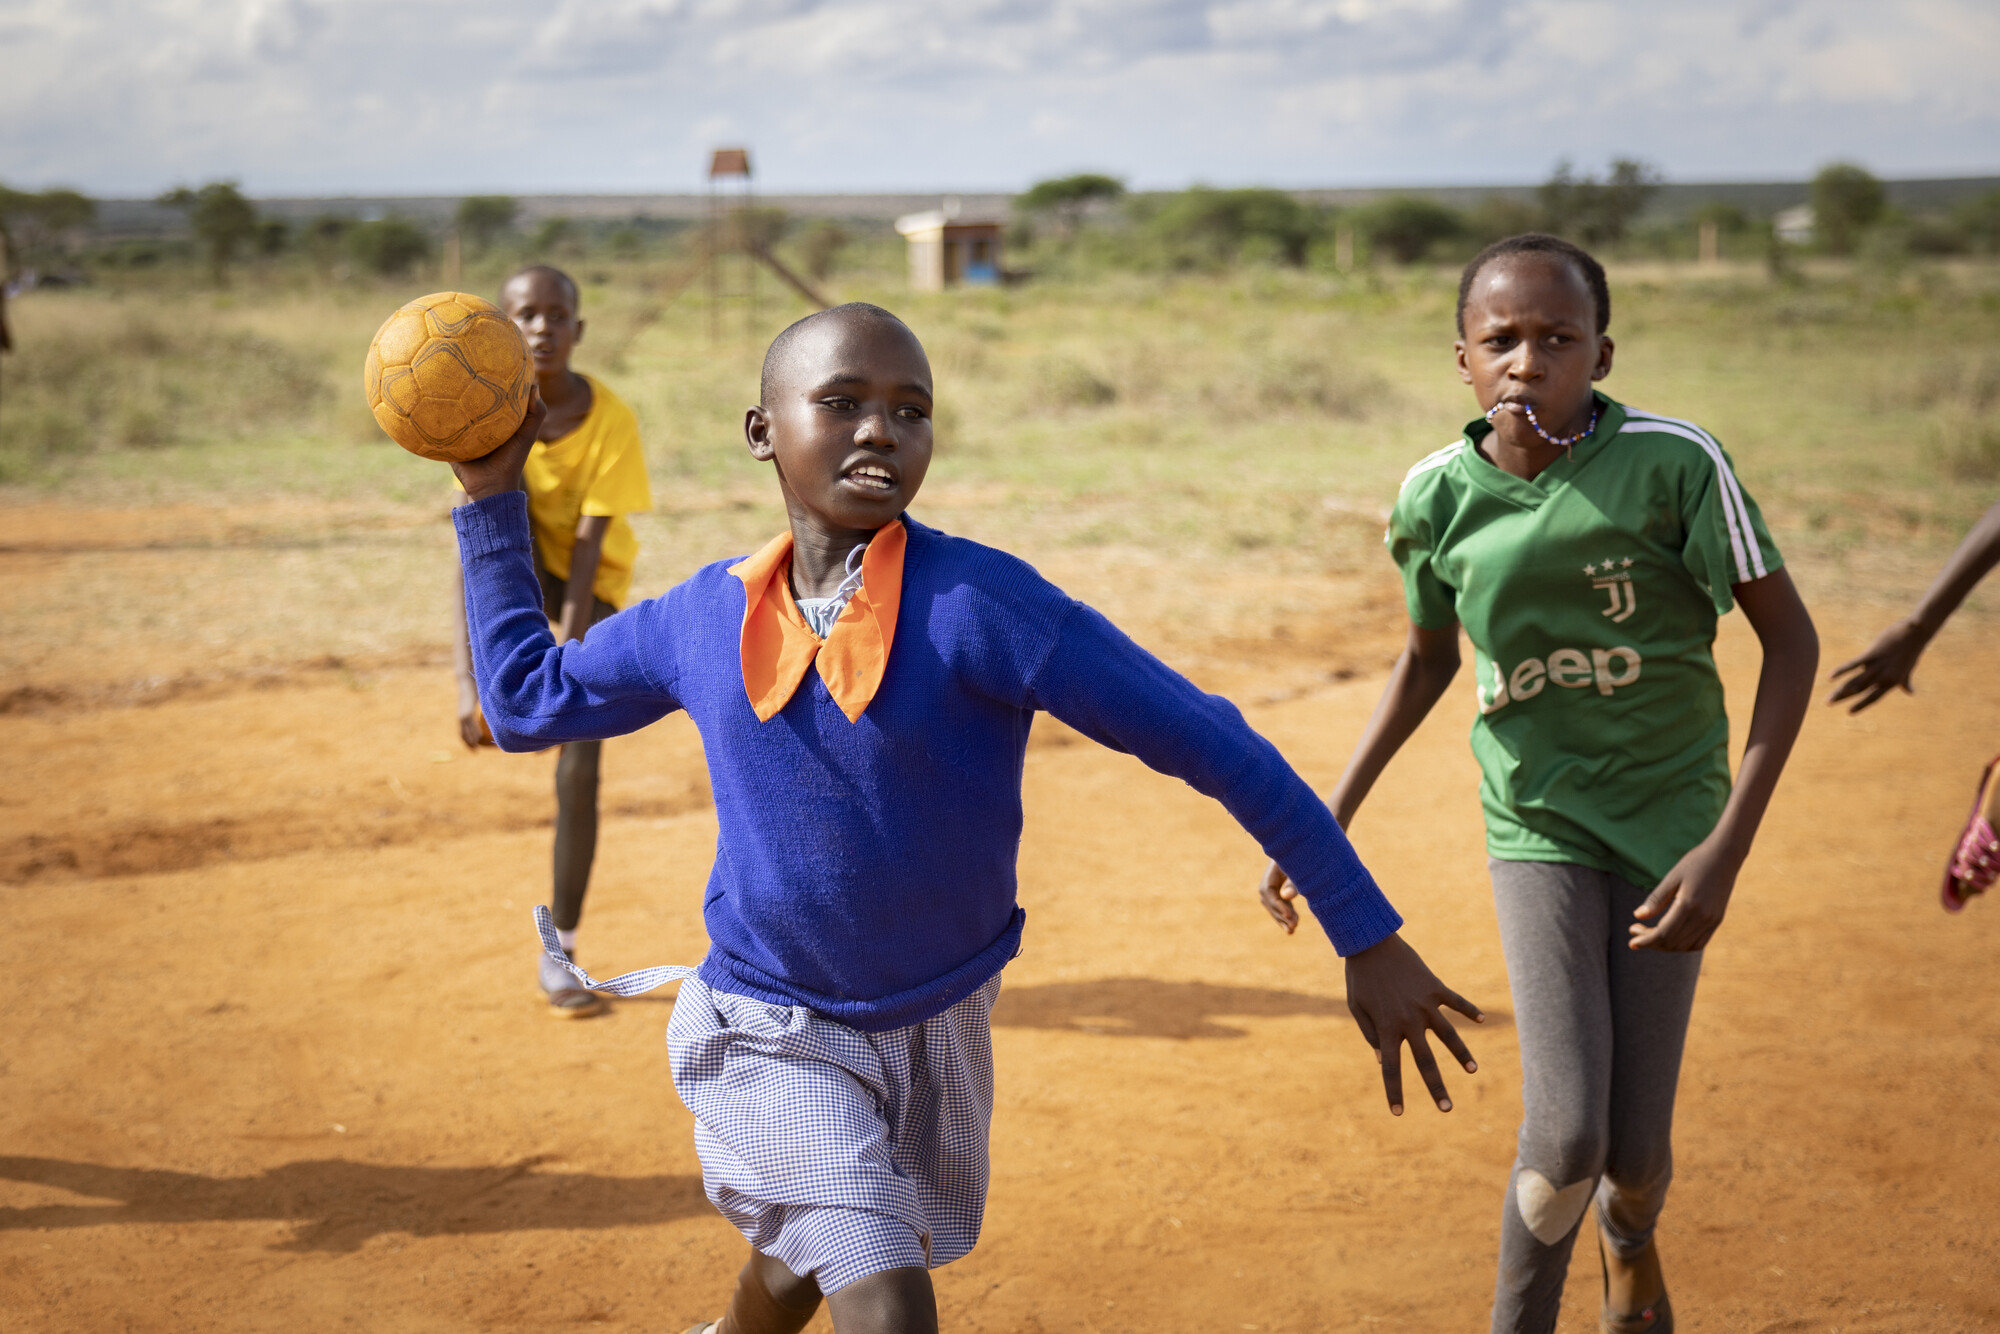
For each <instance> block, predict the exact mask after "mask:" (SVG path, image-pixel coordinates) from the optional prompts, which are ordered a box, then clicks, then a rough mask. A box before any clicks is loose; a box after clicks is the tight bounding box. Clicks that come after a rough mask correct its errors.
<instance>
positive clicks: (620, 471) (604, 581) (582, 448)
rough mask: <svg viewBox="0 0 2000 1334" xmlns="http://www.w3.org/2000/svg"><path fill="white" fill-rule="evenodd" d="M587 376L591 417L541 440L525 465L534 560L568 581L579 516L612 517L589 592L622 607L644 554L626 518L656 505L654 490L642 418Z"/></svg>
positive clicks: (524, 480)
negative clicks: (560, 434) (648, 475)
mask: <svg viewBox="0 0 2000 1334" xmlns="http://www.w3.org/2000/svg"><path fill="white" fill-rule="evenodd" d="M583 378H584V379H586V380H588V381H590V415H589V416H587V417H585V418H584V419H583V420H582V421H581V422H579V423H578V424H577V427H576V429H575V430H573V431H571V432H570V433H569V434H568V435H566V436H563V437H562V438H561V439H559V440H537V441H536V442H535V447H534V448H533V449H531V450H529V451H528V462H527V464H526V466H525V467H523V468H522V469H521V480H522V482H523V483H525V484H526V486H527V488H528V522H529V524H530V525H531V526H532V527H533V529H534V532H535V556H536V558H537V559H538V560H540V561H541V563H542V565H543V567H544V568H546V569H547V570H548V572H549V573H550V574H553V575H556V576H557V577H559V578H563V579H567V578H569V558H570V553H571V551H573V550H574V549H575V547H576V525H577V520H579V519H581V518H584V517H585V516H588V515H609V516H610V518H611V527H610V529H609V530H607V531H606V532H605V534H604V555H603V557H602V558H601V559H600V560H599V561H598V564H597V579H596V581H595V586H594V587H593V588H592V590H591V591H592V592H594V593H595V594H596V595H597V596H598V597H600V598H603V599H604V600H605V601H606V602H609V603H610V604H611V605H612V606H614V607H622V606H624V605H625V595H626V594H627V593H628V592H630V591H631V588H632V564H633V562H634V561H635V560H637V559H638V555H639V538H638V536H637V534H635V533H634V532H633V531H632V525H631V524H630V523H628V522H626V519H625V516H626V515H628V514H633V513H637V512H638V511H640V510H649V509H651V508H652V507H653V489H652V487H651V485H650V484H648V482H647V480H646V454H645V451H644V450H643V449H642V448H641V447H640V445H639V419H638V418H636V417H634V416H633V415H632V409H630V408H628V407H626V406H625V401H624V400H623V399H621V398H619V397H618V395H616V394H614V393H612V392H611V391H610V390H609V389H606V388H605V387H604V385H603V383H602V382H601V381H599V380H598V379H597V378H596V377H594V376H589V375H586V376H584V377H583Z"/></svg>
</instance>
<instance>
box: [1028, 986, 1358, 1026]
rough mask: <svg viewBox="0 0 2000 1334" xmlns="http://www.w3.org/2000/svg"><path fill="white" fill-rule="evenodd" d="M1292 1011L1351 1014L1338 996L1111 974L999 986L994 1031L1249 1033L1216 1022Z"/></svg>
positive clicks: (1319, 1014)
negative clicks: (1222, 1018)
mask: <svg viewBox="0 0 2000 1334" xmlns="http://www.w3.org/2000/svg"><path fill="white" fill-rule="evenodd" d="M1224 1015H1226V1016H1228V1017H1230V1018H1233V1019H1272V1018H1279V1017H1283V1016H1289V1015H1312V1016H1338V1017H1340V1018H1342V1019H1345V1018H1346V1017H1347V1002H1346V1001H1344V1000H1342V999H1341V998H1340V997H1338V996H1309V995H1307V994H1306V993H1304V992H1302V991H1277V990H1273V989H1271V988H1268V987H1225V986H1218V985H1216V984H1215V983H1212V982H1163V981H1160V980H1158V979H1156V978H1150V977H1106V978H1099V979H1097V980H1096V981H1093V982H1045V983H1042V984H1040V985H1037V986H1022V987H1008V986H1003V987H1002V988H1001V989H1000V1000H999V1002H998V1003H997V1004H996V1005H995V1006H994V1007H993V1024H994V1027H996V1028H1055V1029H1067V1030H1069V1031H1071V1032H1075V1033H1104V1034H1109V1035H1112V1036H1115V1037H1121V1038H1240V1037H1242V1036H1243V1035H1244V1030H1242V1029H1240V1028H1233V1027H1231V1026H1230V1025H1228V1024H1219V1023H1216V1022H1215V1019H1216V1017H1218V1016H1224Z"/></svg>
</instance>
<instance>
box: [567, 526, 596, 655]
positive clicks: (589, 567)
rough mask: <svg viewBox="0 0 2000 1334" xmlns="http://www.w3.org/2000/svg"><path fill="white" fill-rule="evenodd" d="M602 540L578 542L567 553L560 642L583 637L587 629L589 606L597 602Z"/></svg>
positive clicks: (591, 606)
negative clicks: (567, 568) (567, 575)
mask: <svg viewBox="0 0 2000 1334" xmlns="http://www.w3.org/2000/svg"><path fill="white" fill-rule="evenodd" d="M603 554H604V549H603V546H602V544H601V543H598V542H591V541H579V542H578V543H577V544H576V546H575V548H574V549H573V550H572V551H571V552H570V556H569V582H568V583H567V584H565V585H564V587H563V607H562V624H561V626H560V627H559V631H558V635H557V638H558V640H559V641H560V642H565V643H566V642H568V641H569V640H572V639H581V638H583V635H584V632H585V631H586V630H588V629H590V613H591V609H592V608H593V607H594V606H595V605H596V587H597V567H598V564H599V562H600V561H601V560H602V559H603Z"/></svg>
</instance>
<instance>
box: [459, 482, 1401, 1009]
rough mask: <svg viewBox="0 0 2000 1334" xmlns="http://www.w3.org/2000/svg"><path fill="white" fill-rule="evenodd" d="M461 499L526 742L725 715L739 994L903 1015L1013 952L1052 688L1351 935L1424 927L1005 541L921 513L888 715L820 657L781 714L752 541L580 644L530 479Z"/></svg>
mask: <svg viewBox="0 0 2000 1334" xmlns="http://www.w3.org/2000/svg"><path fill="white" fill-rule="evenodd" d="M453 515H454V516H455V520H456V522H457V525H458V539H459V550H460V555H461V558H462V559H463V561H464V564H465V598H466V616H467V620H468V623H469V625H470V627H471V632H472V660H473V667H474V670H475V672H476V674H477V676H478V679H479V700H480V703H481V705H482V706H483V707H484V709H485V712H486V720H487V722H488V723H489V724H490V725H491V726H492V728H493V735H494V738H495V739H496V740H497V741H499V743H500V745H501V747H502V748H503V749H506V750H532V749H538V748H541V747H545V746H549V745H553V744H555V743H558V742H564V741H583V740H591V739H595V738H602V737H610V736H617V735H619V734H621V733H625V732H632V731H636V730H637V729H639V728H641V727H644V726H646V725H647V724H649V723H652V722H654V721H656V720H657V719H659V718H661V717H664V716H665V715H666V714H668V713H671V712H672V711H674V710H675V709H686V710H687V712H688V716H689V717H691V718H692V719H693V720H694V722H695V726H696V727H697V728H699V729H700V731H701V738H702V747H703V750H704V751H705V752H706V754H707V757H708V769H709V779H710V783H711V785H712V787H713V790H714V794H715V811H716V816H717V819H718V820H719V821H720V824H721V832H720V836H719V837H718V838H717V840H716V848H715V869H714V870H713V871H712V872H710V874H709V879H708V890H707V894H706V896H705V898H704V901H703V914H704V917H705V918H706V922H707V926H708V936H709V951H708V957H707V958H706V959H705V960H704V961H703V963H702V966H701V977H702V980H703V981H705V982H707V983H708V984H709V985H710V986H713V987H715V988H717V989H718V990H723V991H730V992H737V993H741V994H744V995H749V996H754V997H757V998H759V999H761V1000H766V1001H771V1002H774V1003H777V1004H783V1005H804V1006H807V1007H809V1008H811V1009H813V1010H816V1011H818V1012H819V1013H821V1014H824V1015H827V1016H829V1017H830V1018H833V1019H836V1020H838V1021H840V1022H841V1023H844V1024H848V1025H850V1026H852V1027H854V1028H859V1029H863V1030H867V1031H870V1032H880V1031H883V1030H887V1029H891V1028H898V1027H901V1026H903V1025H905V1024H913V1023H917V1022H919V1021H920V1020H923V1019H926V1018H929V1017H930V1016H932V1015H935V1014H939V1013H941V1012H943V1011H944V1010H946V1009H949V1008H950V1007H951V1006H952V1005H954V1004H956V1003H957V1002H958V1001H959V1000H961V999H963V998H964V997H965V996H967V995H969V994H971V993H972V992H973V991H976V990H977V989H978V988H979V987H981V986H982V985H984V984H985V983H986V982H987V980H988V979H990V978H991V977H992V976H993V975H994V974H995V973H997V972H998V971H1000V969H1001V968H1002V967H1004V966H1005V965H1006V963H1007V961H1008V960H1009V959H1011V958H1013V956H1014V955H1015V954H1016V953H1017V952H1018V950H1019V948H1020V939H1021V926H1022V922H1023V920H1024V917H1025V914H1024V913H1023V912H1022V910H1021V908H1020V906H1019V905H1018V904H1017V903H1016V902H1015V878H1014V864H1015V858H1016V854H1017V852H1018V851H1019V847H1020V841H1021V765H1022V759H1023V756H1024V755H1025V753H1026V750H1027V745H1028V728H1029V725H1030V724H1031V723H1032V722H1033V720H1034V714H1035V711H1036V710H1037V709H1046V710H1048V711H1049V712H1050V713H1052V714H1054V715H1055V716H1056V717H1058V718H1060V719H1062V720H1063V721H1064V722H1066V723H1068V724H1069V725H1070V726H1072V727H1074V728H1076V729H1077V731H1079V732H1081V733H1083V734H1084V735H1085V736H1088V737H1090V738H1092V739H1093V740H1095V741H1098V742H1101V743H1102V744H1104V745H1106V746H1109V747H1111V748H1112V749H1114V750H1120V751H1125V752H1128V753H1130V754H1132V755H1135V756H1137V757H1138V758H1139V759H1140V760H1142V761H1144V762H1145V763H1146V764H1148V765H1150V766H1151V767H1152V768H1154V769H1157V770H1159V771H1160V772H1161V773H1166V774H1172V775H1174V776H1175V777H1177V778H1181V779H1184V780H1185V781H1186V782H1187V783H1188V784H1189V785H1190V786H1192V787H1194V788H1195V789H1197V790H1198V791H1200V792H1203V793H1206V794H1207V795H1209V796H1211V797H1214V798H1216V799H1217V800H1219V801H1220V802H1221V803H1222V804H1223V805H1224V806H1225V807H1227V808H1228V809H1229V812H1230V814H1232V815H1234V816H1235V817H1236V819H1237V821H1238V822H1239V823H1241V824H1242V825H1243V827H1244V828H1245V829H1247V830H1248V831H1249V832H1250V833H1251V834H1252V835H1253V836H1254V837H1255V838H1256V839H1257V841H1258V842H1259V843H1261V844H1262V845H1263V847H1264V849H1265V851H1266V852H1268V853H1269V854H1270V855H1271V856H1272V857H1274V858H1275V859H1276V860H1277V861H1278V863H1279V864H1280V865H1282V866H1283V867H1284V868H1285V869H1286V870H1287V871H1288V872H1289V873H1290V875H1291V877H1292V879H1293V881H1294V882H1295V883H1296V884H1297V885H1298V887H1299V889H1300V891H1301V893H1302V894H1303V895H1304V896H1305V899H1306V901H1307V902H1308V903H1309V904H1311V906H1312V909H1313V912H1314V914H1315V915H1316V916H1317V917H1318V918H1319V920H1320V922H1321V923H1322V925H1324V927H1325V928H1326V932H1327V935H1328V936H1329V937H1331V938H1332V940H1333V944H1334V948H1335V949H1337V950H1338V951H1339V952H1341V953H1342V954H1351V953H1353V952H1355V951H1357V950H1361V949H1365V948H1367V947H1368V946H1370V945H1373V944H1374V943H1376V942H1377V941H1379V940H1381V939H1382V938H1383V937H1385V936H1387V935H1389V934H1390V933H1391V932H1392V931H1394V930H1396V928H1397V927H1398V926H1400V925H1401V924H1402V919H1401V918H1400V917H1398V916H1397V915H1396V910H1395V909H1394V908H1392V907H1390V906H1389V902H1388V900H1387V899H1385V898H1383V896H1382V893H1381V891H1380V890H1378V889H1377V888H1376V886H1375V882H1374V880H1373V879H1372V878H1371V877H1370V876H1369V874H1368V871H1367V869H1366V868H1364V867H1363V866H1362V865H1361V862H1360V860H1359V859H1358V858H1357V857H1356V856H1355V855H1354V849H1353V848H1352V847H1351V846H1350V845H1349V844H1348V842H1347V839H1346V837H1345V836H1344V835H1343V834H1342V833H1341V831H1340V826H1339V825H1338V824H1336V823H1335V822H1334V819H1333V816H1332V813H1331V812H1329V811H1328V810H1327V807H1326V804H1325V803H1324V802H1322V801H1321V800H1320V799H1319V798H1318V797H1316V796H1315V795H1314V794H1313V792H1312V789H1311V788H1309V787H1307V786H1306V784H1305V782H1304V781H1303V780H1302V779H1300V778H1299V776H1298V775H1297V774H1295V773H1294V772H1293V771H1292V769H1291V767H1290V766H1289V765H1287V764H1286V763H1285V761H1284V759H1283V757H1281V756H1280V755H1279V754H1278V752H1277V749H1276V748H1275V747H1273V746H1272V745H1271V743H1270V742H1268V741H1266V740H1264V738H1263V737H1261V736H1259V735H1257V733H1256V732H1254V731H1252V730H1251V728H1250V726H1249V724H1248V723H1246V722H1245V721H1244V720H1243V715H1242V714H1240V713H1238V712H1237V710H1236V708H1235V707H1234V706H1233V705H1231V704H1230V703H1229V702H1228V701H1227V700H1225V699H1222V698H1220V697H1218V696H1215V695H1206V694H1203V693H1202V692H1201V691H1200V690H1198V689H1196V688H1195V687H1194V685H1193V684H1191V683H1190V682H1189V681H1188V680H1187V679H1186V678H1184V677H1182V676H1181V675H1179V674H1178V673H1176V672H1175V671H1173V670H1172V669H1171V668H1169V667H1167V666H1166V665H1165V664H1164V663H1162V662H1160V661H1159V659H1157V658H1155V657H1153V655H1152V654H1150V653H1147V652H1146V651H1145V650H1144V649H1142V648H1140V647H1139V646H1138V645H1137V644H1134V643H1133V642H1132V641H1131V640H1130V639H1128V638H1126V637H1125V635H1123V634H1122V633H1120V632H1119V631H1118V629H1117V628H1116V627H1115V626H1113V625H1112V624H1111V623H1110V622H1109V621H1107V620H1105V619H1104V617H1102V616H1100V615H1099V614H1098V613H1096V612H1095V611H1092V610H1091V609H1090V608H1089V607H1086V606H1084V605H1083V604H1082V603H1080V602H1077V601H1075V600H1073V599H1071V598H1069V597H1067V596H1065V595H1064V594H1063V593H1062V592H1061V590H1059V589H1057V588H1056V587H1055V586H1054V585H1052V584H1050V583H1049V582H1048V581H1047V580H1045V579H1043V578H1042V577H1041V576H1040V575H1039V574H1037V573H1036V572H1035V571H1034V570H1033V569H1032V568H1031V567H1030V566H1028V565H1027V564H1026V563H1025V562H1023V561H1020V560H1017V559H1015V558H1014V557H1012V556H1009V555H1007V554H1005V553H1004V552H1000V551H995V550H993V549H992V548H991V547H984V546H980V545H978V544H977V543H974V542H968V541H965V540H964V539H962V538H955V537H949V536H947V535H945V534H944V533H940V532H938V531H937V530H936V529H933V528H926V527H924V526H923V525H922V524H919V523H915V522H912V521H910V520H909V519H907V518H905V520H904V523H905V525H906V527H907V529H908V532H909V544H908V548H907V550H906V552H905V555H904V560H903V591H902V604H901V608H900V610H899V612H898V614H897V619H896V635H895V642H894V643H893V644H892V645H891V647H890V651H889V664H888V670H887V671H886V673H885V674H884V676H883V679H882V681H881V684H880V685H879V686H878V688H877V690H876V693H875V698H874V701H873V702H872V703H871V704H869V706H868V711H867V712H866V713H864V714H862V715H861V720H860V721H859V722H856V723H850V722H848V721H847V719H846V717H845V716H843V715H842V713H841V712H840V709H839V707H838V706H837V705H835V704H834V702H833V700H832V698H831V697H830V696H829V695H828V694H827V692H826V685H825V683H824V682H822V681H821V680H820V678H819V674H818V673H817V672H808V673H806V678H805V680H804V682H802V683H801V684H800V686H799V689H798V691H797V693H796V694H794V695H793V696H792V699H791V701H790V702H789V703H788V704H787V705H786V706H785V708H784V709H783V710H782V711H781V712H780V713H779V714H778V715H777V716H775V717H773V718H772V719H771V720H770V721H769V722H765V723H759V722H758V721H757V717H756V715H755V714H754V713H752V712H751V709H750V702H749V699H748V698H747V697H746V695H745V693H744V688H743V672H742V660H741V655H740V634H741V629H742V623H743V605H744V591H743V585H742V583H741V581H739V580H738V579H736V578H735V577H734V576H733V575H730V574H729V573H728V572H727V571H728V566H729V565H731V564H733V563H734V562H732V561H722V562H718V563H716V564H714V565H709V566H706V567H704V568H703V569H701V570H699V571H697V572H696V573H695V575H694V576H693V577H692V578H690V579H689V580H688V581H687V582H685V583H683V584H681V585H679V586H678V587H676V588H673V589H671V590H670V591H668V592H667V593H666V594H665V595H663V596H661V597H657V598H652V599H650V600H648V601H644V602H640V603H638V604H636V605H635V606H632V607H630V608H628V609H627V610H625V611H623V612H620V613H619V614H618V615H616V616H613V617H611V618H610V619H608V620H606V621H603V622H601V623H600V624H598V625H596V626H594V627H593V628H592V629H591V632H590V637H589V638H588V639H586V640H582V641H573V642H571V643H567V644H562V645H557V644H556V642H555V640H554V638H553V637H552V636H551V635H550V633H549V624H548V621H547V619H546V618H545V617H544V615H543V613H542V597H541V587H540V585H539V584H538V583H537V581H536V575H535V568H534V563H533V559H532V552H531V548H530V545H529V536H528V514H527V507H526V503H525V501H524V500H523V498H522V496H521V494H520V493H519V492H509V493H507V494H505V495H500V496H495V497H493V498H492V499H490V500H485V501H481V502H480V503H479V504H476V505H465V506H461V507H460V508H458V509H456V510H454V511H453Z"/></svg>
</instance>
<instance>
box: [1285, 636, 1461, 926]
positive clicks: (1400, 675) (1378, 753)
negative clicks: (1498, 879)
mask: <svg viewBox="0 0 2000 1334" xmlns="http://www.w3.org/2000/svg"><path fill="white" fill-rule="evenodd" d="M1457 674H1458V627H1457V626H1456V625H1453V626H1451V627H1449V628H1448V629H1443V630H1425V629H1422V628H1420V627H1418V626H1415V625H1412V626H1411V627H1410V637H1409V641H1408V642H1407V643H1406V644H1405V645H1404V646H1403V653H1402V656H1401V657H1399V658H1397V659H1396V666H1395V668H1394V669H1393V670H1392V671H1390V673H1389V684H1388V686H1387V687H1386V688H1384V689H1383V691H1382V698H1381V699H1380V700H1379V701H1378V702H1377V703H1376V705H1375V712H1374V713H1373V714H1371V715H1370V716H1369V719H1368V726H1367V727H1365V728H1363V729H1362V732H1361V740H1360V742H1359V743H1358V744H1356V745H1355V747H1354V754H1353V756H1351V757H1350V758H1349V759H1348V761H1347V770H1346V772H1344V773H1343V774H1341V776H1340V781H1339V782H1338V783H1335V784H1334V785H1333V795H1332V796H1331V797H1329V798H1328V799H1327V805H1329V806H1331V807H1332V808H1333V818H1334V819H1336V820H1338V821H1339V822H1340V827H1341V828H1342V829H1347V828H1349V827H1351V826H1352V825H1353V823H1354V814H1355V812H1356V811H1358V810H1360V809H1361V803H1362V801H1363V799H1365V798H1366V797H1367V796H1368V790H1369V789H1370V788H1372V787H1374V786H1375V780H1376V779H1378V778H1380V777H1381V776H1382V771H1383V770H1384V769H1386V768H1388V766H1389V761H1390V760H1391V759H1394V758H1395V755H1396V752H1397V751H1399V750H1401V749H1402V748H1403V743H1404V742H1405V741H1408V740H1409V739H1410V735H1411V733H1413V732H1415V731H1416V730H1417V726H1418V724H1420V723H1422V722H1423V720H1424V719H1425V718H1426V717H1427V716H1429V714H1430V711H1431V709H1432V708H1433V707H1434V706H1436V704H1437V702H1438V700H1440V699H1441V698H1443V697H1444V692H1445V688H1446V687H1448V686H1449V685H1450V684H1451V679H1452V677H1454V676H1456V675H1457ZM1257 896H1258V898H1259V899H1261V900H1262V901H1263V904H1264V910H1265V911H1266V912H1268V913H1270V914H1271V916H1272V917H1273V918H1274V919H1276V921H1277V923H1278V925H1279V926H1281V927H1283V928H1285V934H1287V935H1290V934H1291V933H1292V932H1294V931H1296V930H1298V927H1299V910H1298V908H1297V906H1296V905H1295V903H1294V900H1296V899H1297V898H1298V896H1299V891H1298V887H1297V886H1295V885H1294V884H1292V882H1291V878H1290V877H1289V876H1287V875H1286V874H1285V871H1284V868H1283V867H1281V866H1279V865H1278V863H1276V862H1275V861H1274V862H1272V863H1271V864H1270V866H1269V867H1268V868H1266V869H1265V871H1264V879H1263V882H1262V883H1261V884H1260V885H1259V886H1258V888H1257Z"/></svg>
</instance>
